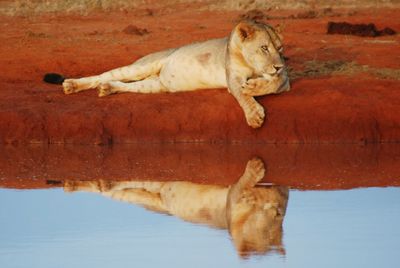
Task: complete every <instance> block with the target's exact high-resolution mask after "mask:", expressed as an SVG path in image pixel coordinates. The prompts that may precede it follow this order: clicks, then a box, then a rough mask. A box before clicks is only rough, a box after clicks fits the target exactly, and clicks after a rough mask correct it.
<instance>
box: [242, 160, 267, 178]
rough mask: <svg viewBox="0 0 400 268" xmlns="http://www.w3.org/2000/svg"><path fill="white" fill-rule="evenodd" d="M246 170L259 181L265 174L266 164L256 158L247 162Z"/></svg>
mask: <svg viewBox="0 0 400 268" xmlns="http://www.w3.org/2000/svg"><path fill="white" fill-rule="evenodd" d="M246 170H247V171H248V172H249V173H250V174H251V175H252V176H254V177H255V178H257V179H258V180H260V179H262V178H263V177H264V174H265V167H264V163H263V161H262V160H261V159H260V158H258V157H254V158H252V159H251V160H249V162H247V166H246Z"/></svg>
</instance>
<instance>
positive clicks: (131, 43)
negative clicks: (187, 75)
mask: <svg viewBox="0 0 400 268" xmlns="http://www.w3.org/2000/svg"><path fill="white" fill-rule="evenodd" d="M332 2H333V1H251V0H250V1H89V0H88V1H79V0H71V1H0V14H1V15H0V25H1V31H0V40H1V43H0V66H1V72H0V143H1V144H3V145H0V153H1V154H0V185H1V186H2V187H11V188H46V187H54V186H57V181H63V180H71V179H76V180H99V179H101V180H130V179H135V180H189V181H193V182H198V183H218V184H224V185H228V184H231V183H233V182H235V181H236V180H237V178H238V177H239V176H240V175H241V173H242V172H243V170H244V167H245V165H246V162H247V161H248V160H249V159H250V158H251V157H253V156H259V157H261V158H262V159H263V160H264V162H265V163H266V165H267V175H266V177H265V179H264V181H265V182H272V183H276V184H281V185H288V186H290V187H293V188H298V189H348V188H354V187H366V186H368V187H371V186H399V184H400V165H399V164H398V163H399V161H400V148H399V145H398V142H399V141H400V115H399V111H400V109H399V108H400V46H399V42H400V37H399V34H396V35H391V36H382V37H374V38H373V37H358V36H350V35H346V36H345V35H327V34H326V30H327V29H326V27H327V23H328V22H329V21H335V22H342V21H346V22H350V23H370V22H371V23H375V25H376V26H377V28H378V29H382V28H384V27H390V28H392V29H394V30H395V31H400V20H399V18H398V14H399V11H400V3H399V2H398V1H360V0H354V1H351V0H349V1H335V3H334V4H332ZM243 17H247V18H257V19H259V20H262V21H265V22H268V23H270V24H272V25H278V24H279V25H280V26H281V28H282V29H283V36H284V44H285V56H286V57H288V58H289V60H288V61H287V63H288V66H289V68H290V76H291V84H292V90H291V91H290V92H287V93H284V94H281V95H277V96H264V97H261V98H259V99H258V100H259V101H260V102H261V103H262V104H263V105H264V107H265V108H266V111H267V120H266V122H265V124H264V125H263V127H262V128H261V129H258V130H253V129H250V128H249V127H248V126H247V125H246V122H245V120H244V117H243V114H242V111H241V109H240V107H239V106H238V105H237V103H236V101H235V100H234V99H233V97H232V96H231V95H229V93H228V92H227V91H226V90H225V89H212V90H203V91H197V92H188V93H177V94H152V95H142V94H118V95H112V96H109V97H105V98H98V97H97V93H96V92H95V91H94V90H91V91H87V92H84V93H79V94H74V95H68V96H67V95H64V94H63V93H62V90H61V87H60V86H55V85H49V84H45V83H44V82H42V78H43V75H44V74H45V73H48V72H57V73H62V74H64V75H66V76H67V77H81V76H88V75H93V74H98V73H101V72H104V71H106V70H109V69H112V68H115V67H119V66H123V65H127V64H130V63H132V62H133V61H135V60H136V59H138V58H140V57H142V56H144V55H147V54H149V53H152V52H155V51H159V50H163V49H167V48H171V47H178V46H181V45H185V44H188V43H191V42H196V41H202V40H206V39H210V38H218V37H223V36H226V35H228V34H229V32H230V30H231V29H232V27H233V26H234V25H235V23H237V22H238V21H239V20H240V19H241V18H243ZM128 143H129V144H130V145H126V144H128ZM143 143H146V144H147V145H143ZM155 143H156V144H159V145H154V144H155ZM169 143H179V144H175V145H171V144H169ZM187 143H188V144H187ZM193 143H205V144H202V145H200V144H198V145H196V144H193ZM227 143H229V144H232V143H235V144H237V143H238V144H240V145H238V146H227V145H222V144H227ZM48 144H52V145H51V146H50V145H48ZM93 144H114V146H87V145H93ZM124 144H125V145H124ZM307 144H308V145H307ZM310 144H312V145H310ZM84 145H85V146H84Z"/></svg>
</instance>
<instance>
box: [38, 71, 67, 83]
mask: <svg viewBox="0 0 400 268" xmlns="http://www.w3.org/2000/svg"><path fill="white" fill-rule="evenodd" d="M64 80H65V77H64V76H63V75H61V74H56V73H47V74H45V75H44V77H43V81H44V82H46V83H50V84H57V85H61V84H62V83H63V82H64Z"/></svg>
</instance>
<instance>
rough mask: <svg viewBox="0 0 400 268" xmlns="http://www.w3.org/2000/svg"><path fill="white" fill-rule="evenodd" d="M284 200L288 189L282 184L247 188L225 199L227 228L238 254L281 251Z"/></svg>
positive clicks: (284, 209) (285, 200) (282, 252)
mask: <svg viewBox="0 0 400 268" xmlns="http://www.w3.org/2000/svg"><path fill="white" fill-rule="evenodd" d="M287 200H288V189H287V187H282V186H272V187H268V188H251V189H247V190H245V191H242V192H241V196H240V197H236V198H235V197H231V198H230V199H229V200H228V202H231V204H230V206H229V210H228V211H227V213H228V215H227V216H228V226H229V232H230V234H231V236H232V240H233V243H234V244H235V247H236V250H237V251H238V253H239V255H240V256H242V257H244V258H245V257H247V256H249V255H251V254H265V253H267V252H269V251H277V252H279V253H281V254H284V248H283V246H282V233H283V232H282V223H283V219H284V216H285V212H286V206H287Z"/></svg>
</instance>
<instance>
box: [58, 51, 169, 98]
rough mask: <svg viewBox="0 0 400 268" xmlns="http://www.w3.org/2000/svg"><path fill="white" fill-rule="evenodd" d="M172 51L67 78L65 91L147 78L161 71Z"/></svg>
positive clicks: (70, 91) (64, 85)
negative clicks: (86, 74)
mask: <svg viewBox="0 0 400 268" xmlns="http://www.w3.org/2000/svg"><path fill="white" fill-rule="evenodd" d="M172 51H173V50H166V51H161V52H157V53H153V54H150V55H147V56H145V57H143V58H141V59H139V60H137V61H136V62H134V63H133V64H131V65H128V66H124V67H120V68H116V69H113V70H111V71H108V72H105V73H102V74H100V75H94V76H89V77H83V78H77V79H65V80H64V82H63V88H64V93H65V94H71V93H77V92H80V91H83V90H87V89H91V88H97V87H98V86H99V85H101V84H104V83H107V82H111V81H121V82H130V81H139V80H143V79H146V78H148V77H151V76H153V75H156V74H158V73H159V72H160V69H161V67H162V66H163V63H164V61H165V60H166V59H167V58H168V55H169V54H171V53H172Z"/></svg>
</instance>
